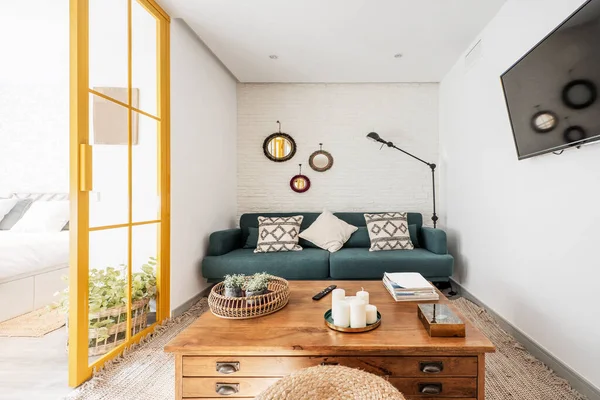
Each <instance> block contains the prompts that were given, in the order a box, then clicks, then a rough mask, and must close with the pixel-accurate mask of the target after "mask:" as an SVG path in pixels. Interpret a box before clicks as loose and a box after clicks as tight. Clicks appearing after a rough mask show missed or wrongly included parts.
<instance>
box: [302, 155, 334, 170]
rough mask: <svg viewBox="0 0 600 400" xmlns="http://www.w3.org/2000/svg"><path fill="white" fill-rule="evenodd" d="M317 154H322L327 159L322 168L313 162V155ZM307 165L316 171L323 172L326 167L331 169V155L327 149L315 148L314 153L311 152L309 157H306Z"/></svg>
mask: <svg viewBox="0 0 600 400" xmlns="http://www.w3.org/2000/svg"><path fill="white" fill-rule="evenodd" d="M319 154H323V155H324V156H325V157H327V160H328V162H327V165H325V166H324V167H323V168H319V167H317V166H316V165H315V162H314V160H315V157H316V156H318V155H319ZM308 165H310V167H311V168H312V169H314V170H315V171H317V172H325V171H327V170H328V169H331V167H332V166H333V156H332V155H331V153H329V152H328V151H325V150H317V151H315V152H314V153H312V154H311V155H310V157H309V158H308Z"/></svg>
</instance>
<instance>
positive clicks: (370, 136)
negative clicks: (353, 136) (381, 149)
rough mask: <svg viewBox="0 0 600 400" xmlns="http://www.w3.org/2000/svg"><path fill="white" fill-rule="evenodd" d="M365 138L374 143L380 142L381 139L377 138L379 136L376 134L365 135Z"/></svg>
mask: <svg viewBox="0 0 600 400" xmlns="http://www.w3.org/2000/svg"><path fill="white" fill-rule="evenodd" d="M367 138H368V139H371V140H373V141H375V142H379V141H381V138H380V137H379V135H378V134H377V132H371V133H369V134H368V135H367Z"/></svg>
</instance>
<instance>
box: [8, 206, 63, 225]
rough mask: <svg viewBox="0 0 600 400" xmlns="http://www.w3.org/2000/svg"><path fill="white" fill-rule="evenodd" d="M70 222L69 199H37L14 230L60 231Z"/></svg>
mask: <svg viewBox="0 0 600 400" xmlns="http://www.w3.org/2000/svg"><path fill="white" fill-rule="evenodd" d="M67 222H69V202H68V201H35V202H34V203H33V204H32V205H31V207H29V210H27V212H26V213H25V215H23V218H21V219H20V220H19V222H17V223H16V224H15V226H13V227H12V228H11V231H13V232H60V231H61V230H62V229H63V228H64V227H65V225H66V224H67Z"/></svg>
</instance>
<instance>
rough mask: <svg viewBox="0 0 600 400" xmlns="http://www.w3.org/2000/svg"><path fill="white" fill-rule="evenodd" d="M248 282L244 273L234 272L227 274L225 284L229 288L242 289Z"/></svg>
mask: <svg viewBox="0 0 600 400" xmlns="http://www.w3.org/2000/svg"><path fill="white" fill-rule="evenodd" d="M245 283H246V276H245V275H244V274H233V275H225V279H224V280H223V284H224V285H225V287H226V288H228V289H242V288H243V287H244V284H245Z"/></svg>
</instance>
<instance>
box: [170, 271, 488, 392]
mask: <svg viewBox="0 0 600 400" xmlns="http://www.w3.org/2000/svg"><path fill="white" fill-rule="evenodd" d="M331 284H335V285H337V286H338V287H339V288H343V289H346V294H349V295H350V294H354V293H355V292H356V291H358V290H360V289H361V288H364V289H365V290H367V291H368V292H369V293H370V303H371V304H375V305H376V306H377V309H378V310H379V312H380V313H381V315H382V322H381V326H380V327H379V328H377V329H375V330H374V331H371V332H366V333H358V334H349V333H341V332H336V331H333V330H330V329H329V328H327V327H326V326H325V324H324V322H323V314H324V313H325V311H327V310H328V309H329V308H331V295H328V296H326V297H325V298H323V299H322V300H320V301H313V300H312V299H311V297H312V296H313V295H314V294H316V293H317V292H319V291H320V290H322V289H323V288H325V287H327V286H329V285H331ZM290 289H291V297H290V302H289V304H288V305H287V306H286V307H285V308H284V309H282V310H281V311H279V312H277V313H275V314H272V315H268V316H265V317H261V318H256V319H248V320H227V319H221V318H218V317H215V316H214V315H213V314H212V313H211V312H210V311H208V312H206V313H204V314H203V315H202V316H201V317H200V318H198V320H197V321H195V322H194V323H193V324H192V325H190V326H189V327H188V328H187V329H185V330H184V331H183V332H181V333H180V334H179V335H178V336H177V337H176V338H175V339H173V340H172V341H171V342H170V343H169V344H168V345H167V346H166V347H165V351H167V352H172V353H175V377H176V379H175V393H176V399H192V398H193V399H217V398H252V397H254V396H256V395H258V394H259V393H260V392H261V391H263V390H264V389H266V388H267V387H269V386H270V385H272V384H273V383H275V382H276V381H277V380H278V379H280V378H281V377H283V376H285V375H288V374H290V373H292V372H294V371H296V370H299V369H302V368H307V367H311V366H315V365H345V366H348V367H352V368H360V369H362V370H365V371H367V372H371V373H374V374H377V375H380V376H384V377H385V378H386V379H388V380H389V381H390V382H391V383H392V384H393V385H394V386H395V387H397V388H398V389H399V390H400V391H401V392H402V393H404V396H405V397H406V398H407V399H420V400H426V399H435V398H461V399H471V400H474V399H479V400H484V382H485V353H489V352H493V351H494V350H495V348H494V345H493V344H492V343H491V342H490V341H489V340H488V339H487V338H486V337H485V336H484V335H483V334H482V333H481V332H479V331H478V330H477V329H476V328H475V327H474V326H473V325H472V324H471V323H470V322H469V321H467V320H466V319H465V318H464V317H463V316H462V315H461V314H460V313H459V312H458V310H457V309H456V308H453V310H454V311H455V312H456V313H457V314H458V315H459V316H461V318H462V319H463V320H464V321H465V323H466V333H467V335H466V337H465V338H431V337H429V336H428V334H427V332H426V331H425V328H424V327H423V325H422V324H421V322H420V321H419V319H418V317H417V303H414V302H410V303H397V302H395V301H394V300H393V299H392V298H391V296H390V294H389V293H388V292H387V291H386V289H385V288H384V287H383V284H382V282H381V281H292V282H290ZM439 302H440V303H450V302H449V301H448V300H446V298H445V297H444V296H443V295H442V294H440V301H439Z"/></svg>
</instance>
